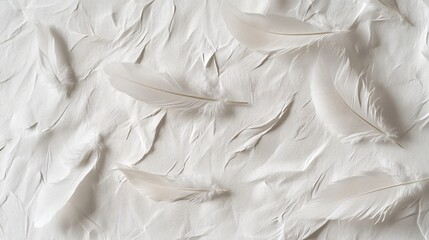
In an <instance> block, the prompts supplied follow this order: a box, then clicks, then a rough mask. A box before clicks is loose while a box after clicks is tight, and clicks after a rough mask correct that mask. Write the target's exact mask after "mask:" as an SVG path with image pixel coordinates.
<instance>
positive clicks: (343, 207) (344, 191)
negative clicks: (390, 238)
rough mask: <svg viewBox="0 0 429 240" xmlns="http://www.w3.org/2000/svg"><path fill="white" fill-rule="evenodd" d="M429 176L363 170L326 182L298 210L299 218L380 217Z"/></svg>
mask: <svg viewBox="0 0 429 240" xmlns="http://www.w3.org/2000/svg"><path fill="white" fill-rule="evenodd" d="M427 181H429V178H422V179H417V180H410V181H401V180H399V177H397V176H393V175H390V174H387V173H385V172H383V171H371V172H364V173H362V174H360V175H358V176H353V177H349V178H345V179H342V180H339V181H337V182H334V183H332V184H330V185H329V186H328V187H326V188H325V189H323V190H322V191H321V192H320V193H318V194H316V196H315V197H314V198H313V199H311V201H310V202H309V203H307V204H306V205H305V206H304V207H303V208H302V209H301V211H300V212H299V215H300V216H301V217H303V218H315V219H322V218H324V219H348V220H351V219H365V218H371V219H372V218H376V217H378V220H380V219H382V220H384V217H385V216H386V214H387V213H388V212H389V211H390V210H391V209H392V208H393V207H394V206H395V205H396V204H397V203H398V202H400V201H401V200H403V199H405V198H406V197H409V196H412V195H413V194H414V193H415V192H417V190H418V189H420V188H421V184H422V183H423V182H427Z"/></svg>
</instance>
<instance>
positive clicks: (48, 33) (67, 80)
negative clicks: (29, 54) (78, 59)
mask: <svg viewBox="0 0 429 240" xmlns="http://www.w3.org/2000/svg"><path fill="white" fill-rule="evenodd" d="M36 33H37V42H38V44H39V55H40V67H41V68H42V69H43V73H44V75H45V77H46V78H47V79H48V80H49V81H50V82H51V83H52V84H53V85H54V86H55V87H56V88H58V89H60V90H61V91H64V92H65V93H66V95H67V96H68V95H69V94H70V92H71V91H72V90H73V89H74V85H75V82H76V81H75V76H74V73H73V71H72V69H71V68H70V65H69V56H68V50H67V48H66V47H67V46H66V44H65V43H64V42H63V41H62V39H61V37H60V36H59V35H58V34H57V33H56V32H55V31H53V29H51V28H50V27H47V26H44V25H42V24H36Z"/></svg>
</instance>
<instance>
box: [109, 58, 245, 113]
mask: <svg viewBox="0 0 429 240" xmlns="http://www.w3.org/2000/svg"><path fill="white" fill-rule="evenodd" d="M105 72H106V74H107V75H108V76H109V79H110V83H111V84H112V86H113V87H115V88H116V89H117V90H119V91H121V92H123V93H126V94H127V95H129V96H131V97H133V98H136V99H137V100H140V101H143V102H145V103H147V104H150V105H155V106H158V107H163V108H170V109H176V110H182V111H186V110H191V111H205V110H206V109H210V110H212V109H215V110H219V109H221V108H222V107H223V105H224V104H238V105H243V104H244V105H246V104H247V102H245V101H231V100H227V99H223V98H220V97H216V96H203V95H202V94H198V93H196V92H195V91H193V90H192V89H189V88H187V87H186V86H184V85H183V84H181V83H180V82H178V81H176V80H175V79H174V78H173V77H171V76H168V75H167V74H164V75H162V74H158V73H156V72H154V71H153V70H152V69H150V68H148V67H146V66H143V65H139V64H133V63H111V64H108V65H107V66H106V67H105ZM213 105H215V106H217V107H213Z"/></svg>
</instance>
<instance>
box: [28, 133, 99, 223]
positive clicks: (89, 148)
mask: <svg viewBox="0 0 429 240" xmlns="http://www.w3.org/2000/svg"><path fill="white" fill-rule="evenodd" d="M101 144H102V143H101V137H100V136H99V135H95V136H94V138H93V139H92V141H90V142H87V144H85V145H83V144H78V148H73V149H72V150H71V151H69V153H71V155H70V156H65V160H64V161H63V164H64V166H63V169H60V172H62V173H65V174H66V175H64V176H65V177H56V178H55V180H56V181H49V182H45V184H44V185H43V186H42V188H41V190H40V192H39V193H38V195H37V200H36V206H35V207H36V211H35V216H34V219H35V222H34V225H35V226H36V227H43V226H44V225H46V224H47V223H49V222H50V221H51V219H52V218H53V217H54V216H55V215H56V214H57V212H59V211H60V210H61V209H62V208H63V207H64V206H65V205H66V204H67V202H68V201H69V199H70V198H71V197H72V195H73V194H74V192H75V191H76V189H77V188H78V186H79V184H80V183H81V182H82V180H83V179H84V178H85V177H86V176H87V175H88V173H89V172H90V171H91V170H92V169H94V167H95V165H96V163H97V161H98V159H99V157H100V154H101V150H102V145H101ZM64 168H65V170H64ZM54 170H55V169H54Z"/></svg>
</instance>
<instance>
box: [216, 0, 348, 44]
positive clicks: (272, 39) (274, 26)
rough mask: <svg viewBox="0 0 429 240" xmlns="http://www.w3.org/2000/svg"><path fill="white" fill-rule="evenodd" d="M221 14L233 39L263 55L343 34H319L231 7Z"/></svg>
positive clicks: (294, 21) (302, 24)
mask: <svg viewBox="0 0 429 240" xmlns="http://www.w3.org/2000/svg"><path fill="white" fill-rule="evenodd" d="M222 13H223V19H224V22H225V24H226V27H227V28H228V30H229V32H230V33H231V35H232V36H234V38H236V39H237V40H238V41H239V42H240V43H242V44H243V45H245V46H246V47H248V48H250V49H253V50H259V51H263V52H273V51H280V52H287V51H291V50H294V49H298V48H301V47H305V46H307V45H310V44H312V43H314V42H317V41H319V40H322V39H323V38H325V37H328V36H331V35H333V34H335V33H338V32H344V31H333V30H321V29H319V28H317V27H315V26H313V25H311V24H308V23H305V22H303V21H300V20H298V19H295V18H291V17H284V16H279V15H266V16H263V15H258V14H248V13H243V12H241V11H240V10H238V9H236V8H235V7H233V6H231V5H224V7H223V9H222Z"/></svg>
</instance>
